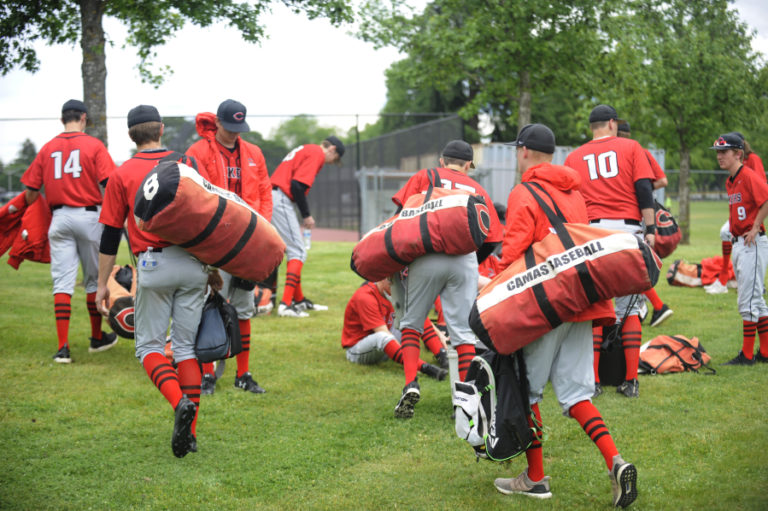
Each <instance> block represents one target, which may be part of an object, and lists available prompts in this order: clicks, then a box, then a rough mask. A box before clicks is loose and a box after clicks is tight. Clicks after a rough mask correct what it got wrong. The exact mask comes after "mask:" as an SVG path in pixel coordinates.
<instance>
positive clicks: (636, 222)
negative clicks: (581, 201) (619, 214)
mask: <svg viewBox="0 0 768 511" xmlns="http://www.w3.org/2000/svg"><path fill="white" fill-rule="evenodd" d="M602 220H616V221H617V222H624V223H625V224H626V225H640V220H632V219H631V218H603V219H602ZM589 223H590V224H597V223H600V220H590V221H589Z"/></svg>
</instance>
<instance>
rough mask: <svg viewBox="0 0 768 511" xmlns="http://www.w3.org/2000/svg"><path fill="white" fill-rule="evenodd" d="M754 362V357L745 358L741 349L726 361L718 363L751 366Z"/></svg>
mask: <svg viewBox="0 0 768 511" xmlns="http://www.w3.org/2000/svg"><path fill="white" fill-rule="evenodd" d="M754 364H755V359H754V358H751V359H750V358H747V357H745V356H744V352H743V351H739V354H738V355H736V357H735V358H732V359H731V360H729V361H728V362H725V363H724V364H720V365H724V366H751V365H754Z"/></svg>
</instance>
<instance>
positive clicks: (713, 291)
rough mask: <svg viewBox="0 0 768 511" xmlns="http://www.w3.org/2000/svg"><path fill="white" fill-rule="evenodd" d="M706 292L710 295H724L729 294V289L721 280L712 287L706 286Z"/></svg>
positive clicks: (711, 285)
mask: <svg viewBox="0 0 768 511" xmlns="http://www.w3.org/2000/svg"><path fill="white" fill-rule="evenodd" d="M704 291H706V292H707V294H710V295H722V294H725V293H727V292H728V288H727V287H726V286H724V285H723V284H721V283H720V281H719V280H716V281H714V282H713V283H711V284H710V285H708V286H704Z"/></svg>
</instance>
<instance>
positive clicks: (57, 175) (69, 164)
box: [51, 149, 83, 179]
mask: <svg viewBox="0 0 768 511" xmlns="http://www.w3.org/2000/svg"><path fill="white" fill-rule="evenodd" d="M62 156H63V153H62V152H61V151H55V152H53V153H51V158H53V178H54V179H61V178H62V170H63V172H64V174H72V177H73V178H78V177H80V172H82V171H83V168H82V167H81V166H80V149H75V150H74V151H72V152H71V153H69V158H67V161H66V163H64V168H63V169H62V166H61V161H62V160H63V158H62Z"/></svg>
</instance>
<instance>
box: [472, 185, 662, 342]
mask: <svg viewBox="0 0 768 511" xmlns="http://www.w3.org/2000/svg"><path fill="white" fill-rule="evenodd" d="M523 185H525V186H526V187H527V188H528V190H529V191H530V192H531V194H532V195H533V196H534V197H535V198H536V201H537V202H538V203H539V205H540V206H541V208H542V210H543V211H544V212H545V214H546V215H547V218H548V219H549V222H550V224H551V225H552V227H553V228H554V230H555V232H556V234H550V235H548V236H547V237H546V238H544V239H543V240H541V241H538V242H536V243H534V244H533V245H531V246H530V247H528V250H527V251H526V253H525V255H524V256H523V257H522V258H520V259H518V260H517V261H515V262H513V263H512V264H511V265H509V266H508V267H507V268H506V269H504V271H502V272H501V273H500V274H498V275H497V276H496V277H495V278H494V279H493V280H492V281H491V282H490V283H489V284H488V285H487V286H486V287H484V288H483V290H482V291H481V292H480V294H479V295H478V297H477V300H476V301H475V304H474V305H473V306H472V311H471V312H470V316H469V325H470V327H472V330H473V331H474V332H475V334H476V335H477V336H478V337H479V338H480V340H481V341H483V343H485V345H486V346H488V347H489V348H491V349H494V350H495V351H497V352H499V353H501V354H503V355H508V354H510V353H514V352H515V351H517V350H518V349H520V348H522V347H523V346H525V345H527V344H529V343H531V342H533V341H534V340H536V339H538V338H539V337H541V336H542V335H544V334H545V333H547V332H549V331H550V330H552V329H554V328H556V327H557V326H559V325H560V324H562V323H564V322H566V321H570V320H571V319H572V318H574V317H575V316H576V315H577V314H579V313H580V312H583V311H584V310H586V309H587V308H588V307H589V306H590V305H592V304H594V303H597V302H599V301H601V300H606V299H610V298H613V297H616V296H626V295H631V294H636V293H642V292H643V291H647V290H648V289H651V288H652V287H653V286H654V285H655V284H656V281H657V280H658V278H659V271H660V269H661V260H660V259H659V258H658V256H657V255H656V254H655V253H654V252H653V250H652V249H651V247H649V246H648V245H647V244H646V243H645V242H643V241H641V240H639V239H638V238H637V237H636V236H634V235H633V234H630V233H627V232H622V231H610V230H606V229H599V228H597V227H592V226H590V225H586V224H576V223H565V222H564V220H565V217H564V216H563V215H562V214H555V212H554V211H552V209H551V208H550V207H549V206H548V205H547V204H546V203H545V202H544V201H543V200H542V199H541V197H540V196H539V195H538V194H537V193H536V192H535V191H534V190H533V187H532V186H531V184H530V183H523ZM541 190H542V191H543V192H544V193H546V191H544V190H543V188H542V189H541ZM550 199H551V198H550ZM553 202H554V201H553ZM555 209H557V205H556V204H555Z"/></svg>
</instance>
